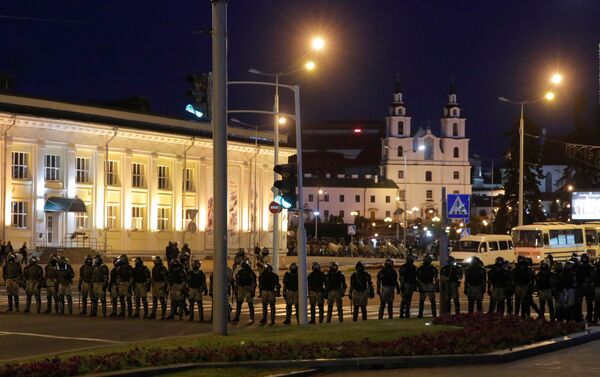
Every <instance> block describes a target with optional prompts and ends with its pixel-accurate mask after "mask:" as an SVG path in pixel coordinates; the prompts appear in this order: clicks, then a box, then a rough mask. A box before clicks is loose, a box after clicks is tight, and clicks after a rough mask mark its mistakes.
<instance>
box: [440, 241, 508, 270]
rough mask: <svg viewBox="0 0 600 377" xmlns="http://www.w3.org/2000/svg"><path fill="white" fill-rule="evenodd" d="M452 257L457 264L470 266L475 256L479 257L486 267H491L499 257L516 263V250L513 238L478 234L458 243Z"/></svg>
mask: <svg viewBox="0 0 600 377" xmlns="http://www.w3.org/2000/svg"><path fill="white" fill-rule="evenodd" d="M450 255H451V256H453V257H454V259H455V260H456V262H457V263H461V264H469V263H471V258H472V257H473V256H477V257H479V259H481V261H482V262H483V265H484V266H491V265H493V264H494V263H495V262H496V258H497V257H502V258H504V259H505V260H507V261H508V262H510V263H513V262H514V261H515V249H514V246H513V241H512V238H511V236H509V235H507V234H477V235H474V236H466V237H463V238H461V239H460V241H457V242H456V243H455V244H454V246H453V247H452V250H451V251H450Z"/></svg>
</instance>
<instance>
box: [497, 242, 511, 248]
mask: <svg viewBox="0 0 600 377" xmlns="http://www.w3.org/2000/svg"><path fill="white" fill-rule="evenodd" d="M498 244H499V245H500V250H510V249H509V248H508V241H498Z"/></svg>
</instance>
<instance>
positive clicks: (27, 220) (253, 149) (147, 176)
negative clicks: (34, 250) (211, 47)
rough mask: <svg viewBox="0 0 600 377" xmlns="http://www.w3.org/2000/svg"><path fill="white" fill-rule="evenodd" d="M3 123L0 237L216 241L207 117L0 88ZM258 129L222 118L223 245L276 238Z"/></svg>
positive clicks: (50, 241)
mask: <svg viewBox="0 0 600 377" xmlns="http://www.w3.org/2000/svg"><path fill="white" fill-rule="evenodd" d="M0 127H1V131H2V146H1V147H2V151H3V152H2V154H0V159H1V161H2V164H1V166H2V173H1V174H2V176H3V177H4V180H3V182H2V196H3V200H0V205H1V206H2V208H0V223H1V224H2V239H3V240H11V241H12V243H13V245H15V246H19V245H20V243H21V242H28V244H29V245H30V247H33V246H38V247H64V246H67V247H69V246H72V247H73V246H85V247H91V248H93V249H100V250H102V249H104V248H106V250H107V251H109V252H111V251H112V252H121V251H123V252H131V253H133V254H151V253H155V252H157V251H161V250H164V247H165V245H166V243H167V242H168V241H178V242H180V243H182V242H186V243H189V244H190V247H191V248H192V250H193V251H194V252H202V251H205V250H211V249H212V242H213V240H212V226H213V225H212V214H213V207H212V206H213V194H212V193H213V177H212V174H213V169H212V153H213V152H212V139H211V136H210V130H211V128H210V125H209V124H206V123H197V122H190V121H185V120H178V119H173V118H166V117H159V116H153V115H147V114H136V113H131V112H126V111H117V110H109V109H103V108H98V107H91V106H80V105H72V104H66V103H60V102H54V101H45V100H38V99H31V98H25V97H17V96H7V95H0ZM254 134H255V133H254V131H248V130H242V129H234V128H231V127H230V128H229V135H230V136H229V137H230V141H229V143H228V152H229V153H228V181H229V184H228V193H229V204H228V212H229V220H228V228H229V238H228V245H229V248H230V249H235V248H238V247H245V248H248V247H252V246H254V245H255V244H256V243H259V244H260V245H267V246H268V245H271V243H272V233H271V230H272V225H273V224H272V221H273V220H272V219H273V216H272V215H271V214H270V213H269V211H268V204H269V202H270V201H271V200H272V198H273V194H272V192H271V187H272V184H273V170H272V169H273V148H272V146H269V145H259V144H255V142H254V140H249V139H250V137H254ZM283 137H284V140H285V136H283ZM261 138H262V139H263V140H272V138H271V134H269V133H260V135H259V139H261ZM279 151H280V158H281V159H285V158H287V157H289V156H290V155H291V154H292V152H293V151H292V150H291V149H289V148H281V149H280V150H279ZM103 166H104V167H105V168H103ZM280 218H282V222H283V224H282V226H283V229H285V227H286V224H287V217H286V214H285V213H284V215H283V216H280ZM281 233H282V237H284V236H285V232H281ZM105 241H106V244H105ZM281 244H282V245H285V242H284V240H283V239H282V240H281Z"/></svg>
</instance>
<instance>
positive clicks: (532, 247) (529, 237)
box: [511, 222, 587, 264]
mask: <svg viewBox="0 0 600 377" xmlns="http://www.w3.org/2000/svg"><path fill="white" fill-rule="evenodd" d="M511 234H512V239H513V243H514V245H515V254H516V255H517V256H519V255H522V256H524V257H529V258H531V259H532V260H533V263H536V264H537V263H540V262H541V261H542V260H544V259H546V257H547V256H548V254H552V257H553V258H554V260H568V259H569V258H570V257H571V255H572V254H573V253H574V252H576V253H578V254H581V253H584V252H586V250H587V245H586V238H585V236H586V233H585V228H584V226H582V225H573V224H566V223H558V222H557V223H554V222H546V223H533V224H531V225H523V226H517V227H515V228H513V229H512V233H511Z"/></svg>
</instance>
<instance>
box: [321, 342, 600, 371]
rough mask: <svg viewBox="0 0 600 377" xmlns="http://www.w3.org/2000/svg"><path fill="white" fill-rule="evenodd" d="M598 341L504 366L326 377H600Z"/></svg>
mask: <svg viewBox="0 0 600 377" xmlns="http://www.w3.org/2000/svg"><path fill="white" fill-rule="evenodd" d="M599 349H600V341H595V342H590V343H587V344H584V345H581V346H577V347H571V348H568V349H565V350H561V351H557V352H552V353H547V354H545V355H541V356H536V357H531V358H527V359H523V360H519V361H515V362H511V363H506V364H494V365H481V366H463V367H445V368H415V369H389V370H358V371H342V372H337V373H328V374H323V375H321V376H327V377H358V376H377V377H392V376H402V377H448V376H460V377H480V376H485V377H507V376H510V377H539V376H544V377H579V376H582V377H591V376H600V364H599V363H598V359H597V357H598V350H599Z"/></svg>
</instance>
